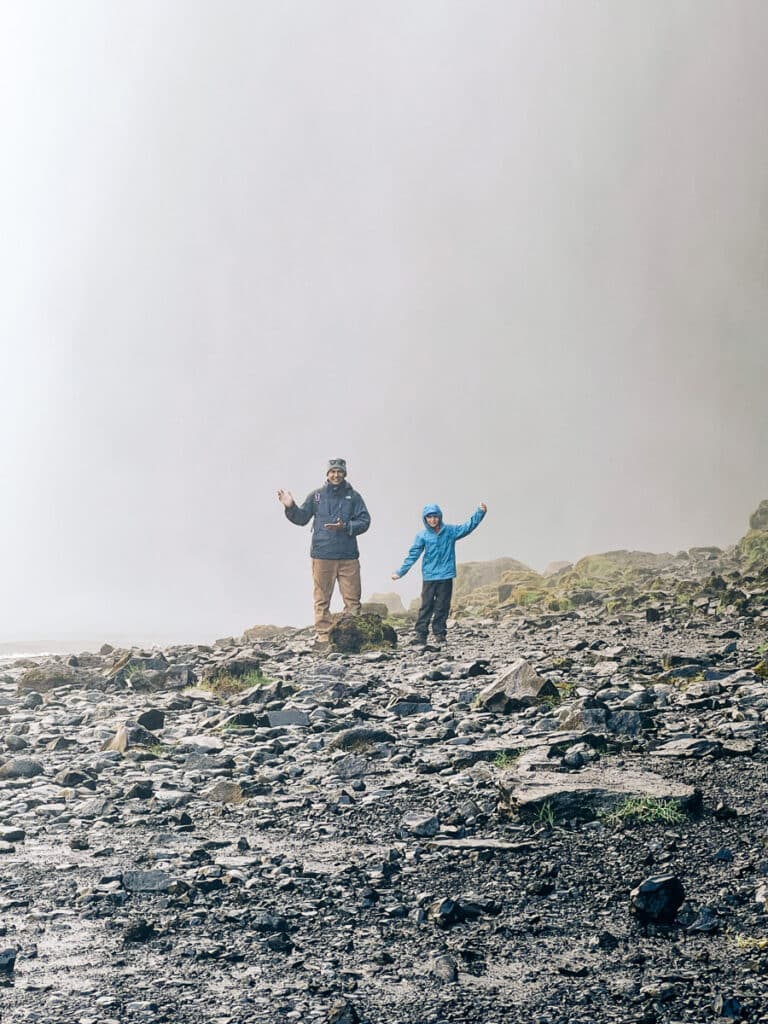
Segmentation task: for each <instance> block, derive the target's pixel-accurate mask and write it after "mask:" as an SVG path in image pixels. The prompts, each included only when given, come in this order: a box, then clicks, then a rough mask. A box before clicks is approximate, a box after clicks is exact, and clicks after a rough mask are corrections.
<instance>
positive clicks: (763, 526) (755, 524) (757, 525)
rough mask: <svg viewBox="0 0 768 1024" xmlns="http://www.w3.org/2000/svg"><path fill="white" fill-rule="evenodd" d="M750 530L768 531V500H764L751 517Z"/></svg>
mask: <svg viewBox="0 0 768 1024" xmlns="http://www.w3.org/2000/svg"><path fill="white" fill-rule="evenodd" d="M749 528H750V530H768V498H764V499H763V500H762V501H761V502H760V504H759V505H758V506H757V508H756V509H755V511H754V512H753V513H752V515H751V516H750V517H749Z"/></svg>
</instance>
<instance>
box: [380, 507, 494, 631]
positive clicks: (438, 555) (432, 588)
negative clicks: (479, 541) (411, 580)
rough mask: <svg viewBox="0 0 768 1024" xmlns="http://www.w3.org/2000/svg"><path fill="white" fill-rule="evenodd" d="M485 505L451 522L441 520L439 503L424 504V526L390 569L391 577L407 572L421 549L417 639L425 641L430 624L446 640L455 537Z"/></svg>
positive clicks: (467, 529)
mask: <svg viewBox="0 0 768 1024" xmlns="http://www.w3.org/2000/svg"><path fill="white" fill-rule="evenodd" d="M487 511H488V506H487V505H486V504H485V503H484V502H482V503H481V504H480V505H479V506H478V507H477V509H476V510H475V511H474V512H473V513H472V515H471V516H470V518H469V519H468V520H467V521H466V523H462V524H461V526H451V525H450V524H449V523H444V522H443V513H442V511H441V509H440V506H439V505H425V506H424V508H423V509H422V512H421V516H422V519H423V520H424V529H423V530H421V531H420V532H419V533H417V534H416V539H415V540H414V542H413V544H412V545H411V550H410V551H409V552H408V554H407V555H406V556H405V561H404V562H403V564H402V565H401V566H400V568H399V569H398V570H397V572H394V573H392V579H393V580H399V579H400V578H401V577H402V576H405V574H406V573H407V572H408V570H409V569H410V568H411V566H412V565H413V564H414V562H416V561H418V559H419V556H420V555H421V554H422V552H423V553H424V560H423V562H422V563H421V574H422V577H423V580H424V582H423V584H422V587H421V608H420V609H419V616H418V618H417V619H416V640H417V642H418V643H422V644H425V643H426V642H427V633H428V631H429V624H430V622H431V623H432V633H433V634H434V637H435V639H436V640H437V641H438V642H439V643H445V641H446V628H447V627H446V622H447V619H448V612H449V611H450V607H451V596H452V594H453V581H454V579H455V577H456V541H457V540H461V538H462V537H466V536H468V534H470V533H472V531H473V530H474V529H476V528H477V527H478V526H479V525H480V523H482V521H483V519H484V517H485V513H486V512H487Z"/></svg>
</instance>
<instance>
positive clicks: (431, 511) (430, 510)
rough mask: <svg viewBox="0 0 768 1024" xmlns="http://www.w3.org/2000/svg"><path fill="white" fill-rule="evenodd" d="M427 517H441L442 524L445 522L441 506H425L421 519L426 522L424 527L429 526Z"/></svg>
mask: <svg viewBox="0 0 768 1024" xmlns="http://www.w3.org/2000/svg"><path fill="white" fill-rule="evenodd" d="M427 516H440V522H441V523H442V521H443V510H442V509H441V508H440V506H439V505H425V506H424V508H423V509H422V510H421V518H422V519H423V520H424V525H425V526H426V525H427Z"/></svg>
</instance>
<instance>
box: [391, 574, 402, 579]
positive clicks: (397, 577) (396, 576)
mask: <svg viewBox="0 0 768 1024" xmlns="http://www.w3.org/2000/svg"><path fill="white" fill-rule="evenodd" d="M392 579H393V580H399V579H400V577H399V576H398V575H397V573H396V572H393V573H392Z"/></svg>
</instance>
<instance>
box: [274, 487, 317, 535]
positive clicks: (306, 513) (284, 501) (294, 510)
mask: <svg viewBox="0 0 768 1024" xmlns="http://www.w3.org/2000/svg"><path fill="white" fill-rule="evenodd" d="M277 497H278V499H279V501H280V504H281V505H282V506H283V507H284V508H285V518H286V519H288V520H289V521H290V522H291V523H295V524H296V526H306V525H307V523H308V522H309V520H310V519H311V518H312V516H313V515H314V514H315V492H314V491H313V492H312V493H311V494H308V495H307V497H306V498H305V499H304V504H303V505H297V504H296V502H295V501H294V500H293V495H292V494H291V492H290V491H282V490H281V491H278V492H277Z"/></svg>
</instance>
